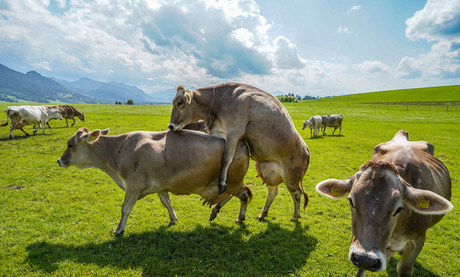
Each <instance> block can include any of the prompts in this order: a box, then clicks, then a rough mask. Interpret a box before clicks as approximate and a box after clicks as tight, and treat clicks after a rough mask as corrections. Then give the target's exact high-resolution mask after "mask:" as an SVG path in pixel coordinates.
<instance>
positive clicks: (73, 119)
mask: <svg viewBox="0 0 460 277" xmlns="http://www.w3.org/2000/svg"><path fill="white" fill-rule="evenodd" d="M72 119H73V123H72V125H71V126H70V127H73V125H75V117H72ZM67 127H69V126H67Z"/></svg>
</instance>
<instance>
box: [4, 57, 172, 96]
mask: <svg viewBox="0 0 460 277" xmlns="http://www.w3.org/2000/svg"><path fill="white" fill-rule="evenodd" d="M172 91H174V94H172ZM174 95H175V89H171V90H170V91H164V92H154V93H152V94H150V95H149V94H147V93H145V92H144V91H143V90H141V89H139V88H137V87H135V86H129V85H126V84H123V83H118V82H114V81H112V82H109V83H104V82H99V81H95V80H92V79H89V78H81V79H79V80H77V81H73V82H69V81H66V80H61V79H57V78H54V77H45V76H43V75H41V74H39V73H38V72H35V71H29V72H27V73H25V74H24V73H21V72H17V71H15V70H13V69H10V68H8V67H6V66H4V65H2V64H0V101H6V102H24V101H26V102H36V103H59V102H63V103H101V104H114V103H115V102H116V101H117V102H122V103H126V102H127V101H128V99H131V100H133V102H134V103H135V104H153V103H155V104H158V103H168V104H169V103H171V101H172V99H173V98H174Z"/></svg>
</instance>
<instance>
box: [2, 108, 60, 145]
mask: <svg viewBox="0 0 460 277" xmlns="http://www.w3.org/2000/svg"><path fill="white" fill-rule="evenodd" d="M5 113H6V116H7V117H6V123H5V124H1V125H0V126H6V125H8V119H11V127H10V139H12V138H13V130H14V129H20V130H21V131H23V132H24V134H25V135H26V136H28V135H29V134H28V133H27V132H26V131H24V129H23V127H24V126H25V125H31V124H36V123H37V124H38V128H37V129H36V130H35V131H34V134H35V133H36V132H37V131H38V129H40V124H41V127H42V128H43V134H46V133H45V122H48V121H49V120H50V119H61V120H62V116H61V114H60V113H59V110H53V109H50V108H47V107H43V106H11V107H8V108H6V110H5Z"/></svg>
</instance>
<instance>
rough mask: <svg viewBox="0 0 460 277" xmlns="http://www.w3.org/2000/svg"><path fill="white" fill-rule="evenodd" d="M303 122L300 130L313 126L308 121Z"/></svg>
mask: <svg viewBox="0 0 460 277" xmlns="http://www.w3.org/2000/svg"><path fill="white" fill-rule="evenodd" d="M302 122H303V127H302V130H305V128H307V127H310V126H312V125H313V124H312V123H311V122H310V121H309V120H304V121H302Z"/></svg>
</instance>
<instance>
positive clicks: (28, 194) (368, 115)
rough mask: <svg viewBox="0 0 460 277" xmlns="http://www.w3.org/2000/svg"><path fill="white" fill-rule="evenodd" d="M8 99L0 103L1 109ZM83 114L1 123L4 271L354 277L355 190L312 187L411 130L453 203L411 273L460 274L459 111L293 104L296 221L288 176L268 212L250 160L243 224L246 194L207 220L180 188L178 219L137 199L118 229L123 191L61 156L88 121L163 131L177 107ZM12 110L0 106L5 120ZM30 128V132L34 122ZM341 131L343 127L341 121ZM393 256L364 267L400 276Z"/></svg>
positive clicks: (94, 109) (115, 128) (96, 109)
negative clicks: (434, 161) (333, 121)
mask: <svg viewBox="0 0 460 277" xmlns="http://www.w3.org/2000/svg"><path fill="white" fill-rule="evenodd" d="M7 106H9V104H8V103H0V110H4V109H5V108H6V107H7ZM74 107H76V108H77V109H78V110H80V111H82V112H85V114H86V122H81V121H80V120H79V119H76V125H75V126H74V127H69V128H67V127H65V121H56V120H54V121H51V122H50V125H51V126H52V127H53V128H52V129H47V130H46V131H47V135H42V134H41V133H38V134H37V135H33V136H30V137H25V136H24V135H23V134H22V132H21V131H19V130H15V131H14V135H15V139H14V140H10V139H8V135H9V126H8V127H2V128H0V172H1V178H0V191H1V194H0V276H36V275H57V276H95V275H99V276H140V275H142V276H175V275H176V274H177V275H178V276H353V275H354V274H355V272H356V269H355V268H354V267H353V266H352V265H351V263H350V262H349V261H348V260H347V256H348V246H349V243H350V240H351V222H350V211H349V207H348V203H347V201H346V200H343V201H332V200H330V199H327V198H325V197H320V196H319V195H318V194H317V193H316V191H315V188H314V187H315V185H316V184H317V183H318V182H320V181H322V180H324V179H328V178H347V177H349V176H351V175H352V174H353V173H354V172H355V171H356V170H357V169H358V168H359V166H360V165H362V164H363V163H364V162H365V161H367V160H368V159H369V158H370V156H371V153H372V149H373V147H374V146H375V145H377V144H378V143H380V142H384V141H389V140H391V139H392V138H393V136H394V134H395V133H396V132H397V131H398V130H400V129H405V130H407V131H408V132H409V135H410V138H411V140H426V141H429V142H431V143H432V144H433V145H434V146H435V156H436V157H438V158H439V159H441V160H442V161H443V162H444V163H445V164H446V166H447V167H448V169H449V171H450V174H451V177H452V179H453V182H452V185H453V197H452V203H453V204H454V210H453V211H452V212H450V213H449V214H448V215H446V216H445V218H444V219H443V220H442V221H441V222H440V223H439V224H438V225H436V226H435V227H433V228H432V229H430V230H429V231H428V233H427V240H426V243H425V246H424V249H423V250H422V253H421V254H420V255H419V257H418V259H417V262H416V264H415V271H414V276H460V264H459V263H458V253H460V234H459V233H460V232H459V231H460V212H459V211H458V208H457V207H458V205H459V204H460V203H459V200H458V196H459V193H460V191H459V188H458V180H459V178H460V154H459V153H460V147H459V143H458V134H459V132H460V125H459V122H460V110H458V109H456V108H455V107H451V108H450V109H449V110H448V111H446V109H445V107H436V106H431V107H429V106H410V107H409V108H408V109H407V107H406V106H388V105H357V104H352V103H351V104H348V103H346V104H334V103H314V102H313V103H311V102H302V103H299V104H286V107H287V109H288V111H289V113H290V115H291V117H292V119H293V121H294V123H295V125H296V127H297V129H298V131H299V133H300V135H301V136H302V137H303V138H304V140H305V141H306V142H307V144H308V146H309V148H310V151H311V165H310V167H309V169H308V171H307V174H306V176H305V178H304V181H303V185H304V188H305V190H306V192H307V193H308V195H309V197H310V201H309V204H308V207H307V209H306V211H302V213H301V215H302V218H301V220H300V222H299V223H291V222H289V220H290V218H291V216H292V214H293V204H292V199H291V196H290V194H289V193H288V191H287V189H286V187H285V186H284V185H281V186H280V192H279V194H278V196H277V198H276V200H275V201H274V203H273V205H272V207H271V208H270V212H269V216H268V218H267V220H266V221H265V222H258V221H256V220H254V218H255V217H256V216H257V215H258V214H259V213H260V210H261V209H262V207H263V205H264V203H265V198H266V188H265V186H263V185H261V181H260V180H259V179H256V178H255V176H256V172H255V170H254V166H253V162H251V166H250V169H249V171H248V174H247V176H246V178H245V183H246V184H247V185H248V186H250V188H251V189H252V191H253V193H254V200H253V201H252V202H251V203H250V204H249V206H248V211H247V217H246V218H247V219H246V224H245V225H244V226H238V225H236V224H234V220H235V219H236V217H237V215H238V210H239V201H238V200H237V199H232V200H231V201H230V202H229V203H228V204H227V205H226V206H224V208H223V209H222V210H221V212H220V213H219V215H218V217H217V218H216V219H215V220H214V221H213V222H209V221H208V218H209V213H210V210H209V209H208V208H206V207H202V206H201V202H200V201H199V196H196V195H190V196H171V197H172V203H173V206H174V208H175V210H176V213H177V216H178V218H179V220H178V222H177V224H176V225H175V226H172V227H167V223H168V220H169V218H168V213H167V210H166V209H165V208H164V207H163V206H162V204H161V202H160V200H159V198H158V197H157V196H156V195H150V196H147V197H146V198H144V199H142V200H140V201H138V202H137V204H136V206H135V207H134V209H133V211H132V213H131V215H130V218H129V220H128V223H127V225H126V231H125V235H124V236H123V237H121V238H115V237H112V236H111V232H112V231H113V230H114V229H115V228H116V225H117V224H118V221H119V217H120V206H121V204H122V202H123V196H124V192H123V191H122V190H120V189H119V188H118V186H117V185H116V184H115V183H114V182H113V180H112V179H110V177H108V175H106V174H105V173H103V172H102V171H100V170H98V169H94V168H92V169H76V168H73V167H71V168H60V167H59V166H58V164H57V162H56V160H57V158H59V157H60V156H61V155H62V153H63V151H64V149H65V148H66V141H67V140H68V139H69V138H70V137H71V136H72V135H73V134H74V133H75V131H76V130H77V129H78V128H79V127H87V128H89V129H90V130H93V129H97V128H98V129H105V128H108V127H109V128H110V134H121V133H125V132H129V131H135V130H149V131H160V130H165V129H166V128H167V125H168V123H169V116H170V112H171V106H170V105H160V106H126V105H74ZM316 114H320V115H325V114H342V115H343V117H344V120H343V129H342V134H341V135H340V136H337V135H334V136H331V135H330V134H331V132H332V129H328V130H327V135H326V136H320V137H318V138H312V139H310V132H309V131H308V130H304V131H302V130H301V128H302V120H305V119H308V118H310V116H312V115H316ZM5 121H6V115H4V114H3V116H2V115H1V114H0V122H1V123H4V122H5ZM26 130H27V131H28V132H29V131H30V133H31V131H32V130H31V127H30V126H27V127H26ZM336 133H337V131H336ZM398 260H399V255H396V256H395V257H394V258H393V259H392V261H391V262H390V265H389V266H388V268H387V270H386V271H384V272H381V273H367V276H396V263H397V261H398Z"/></svg>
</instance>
